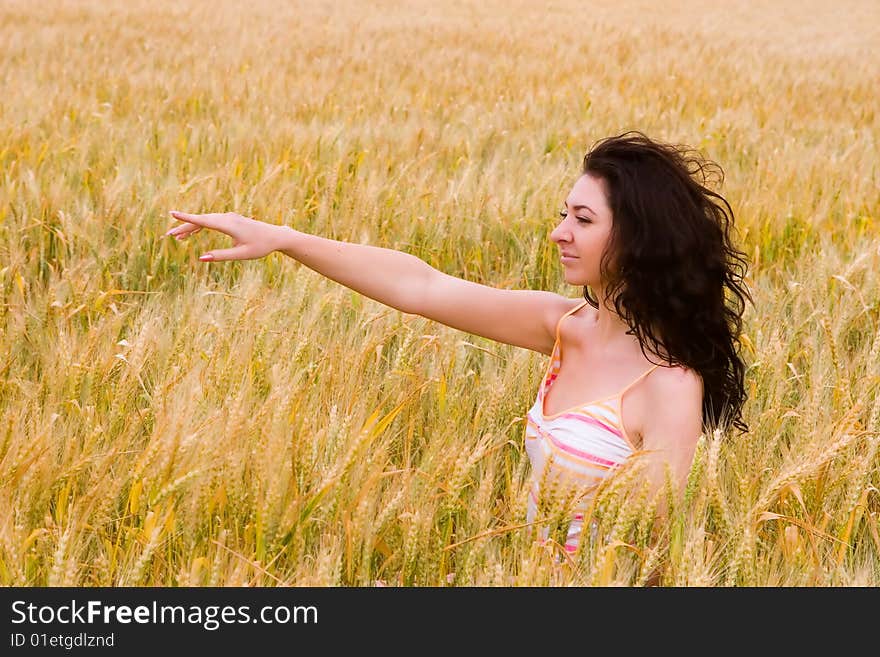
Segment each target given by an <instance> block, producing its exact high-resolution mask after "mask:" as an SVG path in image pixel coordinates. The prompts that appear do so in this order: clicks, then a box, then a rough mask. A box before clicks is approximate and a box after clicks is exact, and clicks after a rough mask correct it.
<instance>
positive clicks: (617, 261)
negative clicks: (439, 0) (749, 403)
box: [166, 132, 751, 551]
mask: <svg viewBox="0 0 880 657" xmlns="http://www.w3.org/2000/svg"><path fill="white" fill-rule="evenodd" d="M688 153H689V151H688V149H686V148H684V147H679V146H673V145H669V144H663V143H659V142H656V141H653V140H651V139H649V138H648V137H646V136H645V135H644V134H642V133H640V132H628V133H625V134H623V135H620V136H617V137H611V138H608V139H605V140H602V141H599V142H598V143H597V144H595V145H594V146H593V148H591V149H590V151H589V152H588V153H587V155H586V156H585V158H584V162H583V169H582V171H581V175H580V177H579V178H578V179H577V180H576V181H575V183H574V186H573V187H572V189H571V191H570V192H569V194H568V196H567V198H566V199H565V200H564V204H563V207H562V210H561V212H560V216H561V221H560V222H559V224H558V225H557V226H556V228H555V229H554V230H553V232H552V233H551V239H552V240H553V241H554V242H555V243H556V244H557V245H558V247H559V251H560V256H561V260H562V266H563V268H564V272H565V280H566V282H568V283H570V284H572V285H583V286H584V293H583V299H580V298H578V299H569V298H566V297H563V296H560V295H558V294H555V293H552V292H547V291H539V290H503V289H496V288H492V287H487V286H484V285H480V284H477V283H473V282H469V281H466V280H462V279H459V278H455V277H453V276H449V275H447V274H444V273H442V272H440V271H438V270H436V269H434V268H433V267H431V266H429V265H428V264H427V263H426V262H424V261H422V260H420V259H419V258H416V257H415V256H412V255H409V254H406V253H402V252H400V251H395V250H391V249H384V248H379V247H374V246H368V245H359V244H350V243H346V242H339V241H335V240H330V239H325V238H322V237H318V236H315V235H309V234H306V233H302V232H300V231H297V230H294V229H292V228H290V227H287V226H276V225H271V224H266V223H263V222H260V221H256V220H253V219H249V218H246V217H242V216H241V215H237V214H234V213H224V214H202V215H193V214H185V213H182V212H176V211H173V212H172V213H171V214H172V216H173V217H174V218H175V219H177V220H179V221H182V222H184V223H183V224H182V225H179V226H177V227H175V228H173V229H172V230H170V231H168V233H166V234H167V235H174V236H175V237H176V238H177V239H185V238H186V237H188V236H189V235H192V234H193V233H196V232H198V231H199V230H201V229H202V228H203V227H207V228H211V229H213V230H218V231H220V232H223V233H225V234H227V235H229V236H230V237H232V238H233V241H234V246H233V248H230V249H220V250H215V251H213V252H211V253H208V254H205V255H203V256H202V257H201V258H200V260H203V261H217V262H219V261H226V260H248V259H254V258H261V257H263V256H265V255H268V254H270V253H272V252H274V251H281V252H282V253H285V254H286V255H288V256H290V257H292V258H294V259H296V260H298V261H299V262H301V263H303V264H304V265H306V266H307V267H309V268H310V269H312V270H314V271H316V272H318V273H320V274H322V275H324V276H326V277H328V278H330V279H332V280H334V281H336V282H338V283H341V284H342V285H345V286H346V287H349V288H351V289H353V290H355V291H357V292H359V293H361V294H363V295H366V296H368V297H370V298H371V299H374V300H376V301H379V302H381V303H383V304H385V305H388V306H391V307H393V308H396V309H398V310H400V311H402V312H405V313H411V314H417V315H421V316H422V317H425V318H427V319H431V320H434V321H437V322H440V323H442V324H445V325H447V326H451V327H453V328H456V329H460V330H462V331H466V332H468V333H473V334H476V335H481V336H483V337H486V338H490V339H492V340H496V341H498V342H503V343H506V344H512V345H516V346H519V347H525V348H526V349H532V350H534V351H538V352H541V353H542V354H546V355H548V356H550V362H549V364H548V368H547V373H546V374H545V377H544V379H543V381H542V383H541V386H540V388H539V390H538V394H537V398H536V400H535V403H534V405H533V406H532V407H531V409H530V410H529V412H528V415H527V424H526V431H525V443H526V449H527V451H528V455H529V459H530V460H531V464H532V485H531V488H530V491H529V502H528V521H529V522H534V521H535V520H536V516H537V512H538V509H539V505H540V501H541V500H542V493H541V486H542V484H543V485H544V486H545V488H547V487H549V489H550V490H552V491H554V494H556V493H558V492H559V491H560V485H564V486H566V487H569V488H566V489H564V490H570V489H571V488H570V487H575V488H577V490H579V491H581V496H580V499H579V508H577V509H576V510H577V512H576V513H575V514H574V515H573V517H572V518H571V522H570V524H569V526H568V529H567V533H566V537H565V549H566V550H568V551H574V550H575V549H576V548H577V546H578V543H579V541H580V538H581V529H582V525H583V521H584V514H585V512H586V511H587V510H588V508H589V507H588V503H589V500H590V494H589V492H590V491H591V490H595V487H596V485H597V484H598V483H600V482H601V481H603V480H604V479H605V478H607V476H608V475H609V474H610V473H612V472H614V471H616V470H617V469H618V468H619V467H620V466H621V465H623V464H624V463H625V462H627V461H628V460H630V459H631V457H633V455H635V454H639V455H640V456H641V457H642V458H643V459H644V461H643V463H644V464H645V466H646V468H645V471H644V472H645V476H646V477H647V482H648V484H649V486H650V489H651V491H652V492H657V491H659V490H661V489H663V487H664V485H665V484H666V477H667V476H670V475H671V476H672V477H673V480H674V482H675V483H677V485H678V493H679V494H681V492H683V490H684V486H685V483H686V480H687V475H688V472H689V470H690V467H691V464H692V460H693V456H694V451H695V448H696V444H697V441H698V439H699V437H700V435H701V433H702V432H703V428H704V426H706V427H713V428H714V427H724V426H727V425H728V424H733V425H734V426H736V427H737V428H739V429H740V430H742V431H747V430H748V426H747V425H746V424H745V423H743V422H742V420H741V409H742V405H743V403H744V400H745V394H744V386H743V376H744V370H745V368H744V366H743V363H742V362H741V361H740V359H739V357H738V356H737V353H736V350H735V342H736V340H737V337H738V335H739V333H740V331H741V328H742V313H743V310H744V306H745V302H744V297H747V298H749V300H750V301H751V296H750V295H749V293H748V291H747V290H746V289H745V288H744V286H743V285H742V279H743V276H744V275H745V271H746V260H745V259H744V258H743V257H742V256H743V255H744V254H742V253H741V252H739V251H737V250H736V249H734V248H733V246H732V245H731V242H730V236H729V229H730V228H731V226H732V224H733V211H732V210H731V208H730V205H729V204H728V203H727V201H726V200H724V199H723V198H722V197H721V196H720V195H718V194H716V193H715V192H712V191H710V190H709V189H707V188H706V187H705V186H704V184H705V183H706V182H707V180H706V171H707V170H708V169H709V167H710V166H714V167H716V168H717V169H718V171H719V173H721V176H722V177H723V172H721V169H720V167H717V165H715V164H714V163H713V162H708V161H705V160H702V159H700V158H698V157H693V156H690V155H689V154H688ZM697 173H700V174H701V175H702V183H703V184H701V183H700V182H698V181H697V180H695V178H694V174H697ZM737 270H739V271H737ZM590 288H591V289H592V291H593V292H594V293H595V295H596V296H595V297H592V296H591V295H590V293H589V289H590ZM725 291H730V292H731V293H732V295H733V296H735V297H736V299H737V300H738V302H737V304H736V308H729V307H727V305H726V301H725ZM600 300H601V303H600ZM563 356H564V358H563ZM653 359H655V360H653ZM548 495H549V493H548ZM545 497H546V495H545ZM545 501H546V500H545ZM658 511H659V512H660V513H663V512H665V501H664V500H660V502H659V505H658ZM547 536H548V535H547V531H546V529H545V530H544V531H543V533H542V539H546V538H547Z"/></svg>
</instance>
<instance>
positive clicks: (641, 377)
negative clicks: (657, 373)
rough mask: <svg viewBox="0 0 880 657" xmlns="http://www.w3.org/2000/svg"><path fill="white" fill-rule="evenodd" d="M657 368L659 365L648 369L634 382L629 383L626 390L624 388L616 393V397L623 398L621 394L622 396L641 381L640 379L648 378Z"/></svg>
mask: <svg viewBox="0 0 880 657" xmlns="http://www.w3.org/2000/svg"><path fill="white" fill-rule="evenodd" d="M658 367H660V365H659V364H658V365H654V367H652V368H651V369H649V370H646V371H645V372H642V373H641V374H640V375H639V377H638V378H637V379H636V380H635V381H633V382H632V383H630V384H629V385H628V386H627V387H626V388H624V389H623V390H621V391H620V392H619V393H618V395H619V396H620V397H623V394H624V393H625V392H626V391H627V390H629V389H630V388H632V387H633V386H634V385H635V384H637V383H638V382H639V381H641V380H642V379H644V378H645V377H646V376H648V375H649V374H650V373H651V372H653V371H654V370H656V369H657V368H658Z"/></svg>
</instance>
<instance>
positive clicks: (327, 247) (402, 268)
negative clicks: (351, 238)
mask: <svg viewBox="0 0 880 657" xmlns="http://www.w3.org/2000/svg"><path fill="white" fill-rule="evenodd" d="M171 215H172V216H173V217H174V218H175V219H178V220H179V221H183V222H185V223H184V224H183V225H182V226H177V227H175V228H173V229H171V230H170V231H168V233H167V234H172V235H175V237H177V238H178V239H184V238H186V237H187V236H189V235H192V234H193V233H195V232H198V231H199V230H201V229H202V228H203V227H205V228H211V229H213V230H218V231H220V232H223V233H225V234H227V235H229V236H230V237H232V238H233V241H234V244H235V245H234V246H233V247H232V248H230V249H215V250H212V251H210V252H209V253H207V254H205V256H211V258H210V260H213V261H223V260H248V259H254V258H262V257H263V256H266V255H268V254H270V253H272V252H274V251H280V252H281V253H284V254H285V255H288V256H290V257H291V258H293V259H295V260H297V261H299V262H301V263H302V264H304V265H305V266H306V267H308V268H309V269H312V270H314V271H316V272H317V273H319V274H321V275H322V276H326V277H327V278H329V279H331V280H334V281H336V282H337V283H340V284H342V285H345V286H346V287H348V288H350V289H352V290H354V291H355V292H359V293H360V294H363V295H365V296H368V297H370V298H371V299H373V300H375V301H378V302H380V303H383V304H385V305H386V306H391V307H392V308H395V309H397V310H400V311H402V312H405V313H410V314H414V315H421V316H422V317H425V318H427V319H430V320H433V321H436V322H440V323H441V324H445V325H446V326H450V327H452V328H455V329H458V330H460V331H466V332H467V333H472V334H474V335H479V336H482V337H485V338H489V339H490V340H494V341H496V342H503V343H505V344H512V345H515V346H517V347H524V348H526V349H531V350H533V351H538V352H541V353H544V354H548V355H549V354H550V353H551V351H552V348H553V345H554V341H555V339H556V327H557V325H558V320H559V318H560V317H561V316H562V315H563V314H564V313H565V312H567V311H568V310H571V309H572V308H573V307H575V306H576V305H578V304H580V303H583V299H568V298H566V297H563V296H561V295H559V294H556V293H554V292H548V291H544V290H505V289H499V288H494V287H490V286H488V285H481V284H479V283H474V282H471V281H466V280H464V279H461V278H456V277H454V276H449V275H448V274H444V273H443V272H440V271H438V270H437V269H435V268H434V267H431V266H430V265H429V264H428V263H426V262H425V261H424V260H421V259H419V258H417V257H416V256H414V255H411V254H408V253H404V252H402V251H395V250H394V249H385V248H381V247H377V246H369V245H366V244H352V243H349V242H340V241H338V240H331V239H327V238H324V237H318V236H317V235H310V234H308V233H303V232H300V231H298V230H294V229H293V228H290V227H289V226H277V225H274V224H267V223H264V222H262V221H256V220H254V219H249V218H247V217H243V216H241V215H239V214H236V213H234V212H225V213H219V214H187V213H183V212H177V211H173V212H172V213H171ZM205 256H202V258H200V260H201V259H204V258H205Z"/></svg>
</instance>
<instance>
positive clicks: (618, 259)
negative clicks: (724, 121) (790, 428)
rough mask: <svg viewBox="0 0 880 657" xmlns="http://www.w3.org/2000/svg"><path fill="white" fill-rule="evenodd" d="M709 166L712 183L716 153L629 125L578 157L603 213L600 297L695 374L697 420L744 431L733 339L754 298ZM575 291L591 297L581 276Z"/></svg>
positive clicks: (658, 350)
mask: <svg viewBox="0 0 880 657" xmlns="http://www.w3.org/2000/svg"><path fill="white" fill-rule="evenodd" d="M713 171H714V172H716V173H717V175H718V179H717V182H718V184H719V186H720V184H721V183H722V182H723V181H724V171H723V170H722V169H721V167H720V166H719V165H718V164H717V163H715V162H712V161H711V160H707V159H705V158H703V157H702V156H701V155H700V154H699V153H698V152H696V151H694V150H693V149H691V148H690V147H688V146H683V145H673V144H665V143H661V142H657V141H654V140H652V139H650V138H648V137H647V136H646V135H644V134H642V133H641V132H638V131H630V132H626V133H624V134H622V135H619V136H616V137H609V138H607V139H603V140H600V141H598V142H596V143H595V144H594V145H593V146H592V147H591V148H590V150H589V152H588V153H587V154H586V156H585V157H584V164H583V173H585V174H589V175H590V176H593V177H596V178H601V179H602V180H603V181H604V183H605V190H606V194H607V195H608V199H607V201H608V207H609V208H610V209H611V213H612V218H613V221H612V227H611V235H610V238H609V244H608V248H607V249H606V250H605V253H604V254H603V256H602V261H601V263H600V272H601V276H602V280H603V281H606V285H605V290H606V299H608V300H611V299H613V305H614V308H615V310H616V311H617V313H618V314H619V315H620V317H621V318H622V319H623V320H624V321H625V322H626V323H627V324H628V325H629V327H630V330H629V331H628V334H630V335H633V334H634V335H636V336H637V338H638V340H639V344H640V345H641V348H642V353H643V354H644V353H645V345H646V343H647V344H650V351H651V352H652V353H654V354H655V355H657V356H658V357H660V358H661V359H663V360H665V361H667V363H668V364H669V365H684V366H686V367H688V368H690V369H692V370H694V371H696V372H698V373H699V374H700V376H701V377H702V379H703V390H704V395H703V423H704V425H706V426H709V427H710V428H712V429H714V428H716V427H719V428H726V427H727V426H728V425H730V424H732V425H733V426H735V427H736V428H738V429H740V430H741V431H743V432H748V430H749V428H748V425H747V424H746V423H745V422H743V420H742V407H743V404H744V403H745V398H746V394H745V389H744V381H743V380H744V376H745V366H744V364H743V362H742V360H741V359H740V358H739V355H738V354H737V349H736V345H738V343H739V335H740V333H741V331H742V314H743V312H744V310H745V299H746V298H748V300H749V301H750V302H752V305H754V301H753V300H752V297H751V295H750V294H749V291H748V289H747V288H746V287H745V285H744V284H743V278H744V277H745V274H746V270H747V268H748V261H747V260H746V258H745V254H744V253H743V252H741V251H738V250H737V249H736V248H734V246H733V244H732V243H731V238H730V230H731V228H733V223H734V218H733V210H732V209H731V207H730V204H729V203H728V202H727V201H726V200H725V199H724V198H723V197H722V196H720V195H719V194H717V193H716V192H713V191H712V190H710V189H708V188H707V187H706V185H707V184H709V183H710V178H711V174H712V173H713ZM698 174H699V179H698V178H697V175H698ZM728 297H730V298H729V301H730V303H728ZM584 298H585V299H586V300H587V301H588V302H589V303H590V305H591V306H593V307H594V308H598V307H599V302H598V299H594V298H592V297H591V295H590V292H589V288H588V287H587V286H584ZM645 357H646V358H648V355H647V354H645ZM648 359H649V360H650V358H648Z"/></svg>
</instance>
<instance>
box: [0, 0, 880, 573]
mask: <svg viewBox="0 0 880 657" xmlns="http://www.w3.org/2000/svg"><path fill="white" fill-rule="evenodd" d="M731 4H732V3H725V2H718V1H714V0H712V1H709V2H706V1H701V2H696V1H692V0H680V1H679V2H674V3H664V7H663V9H662V11H661V10H658V9H656V3H650V2H647V1H644V0H623V1H621V2H611V1H603V2H595V3H593V2H591V3H584V2H574V1H569V0H558V1H555V2H548V3H543V4H539V3H531V2H498V1H497V0H488V1H485V2H461V1H455V2H443V3H432V2H414V1H413V2H393V3H392V2H385V1H377V2H281V0H253V1H252V2H249V3H247V4H246V5H242V4H239V3H232V2H219V3H218V2H207V1H203V2H197V1H195V0H181V1H175V2H171V1H170V0H150V1H149V2H147V1H146V0H132V1H130V2H124V3H123V2H99V1H86V0H83V1H72V0H69V1H59V0H47V1H46V2H43V3H32V2H28V1H24V0H3V1H2V2H0V55H2V58H0V70H2V77H0V90H2V93H0V98H2V101H0V167H2V176H3V178H2V187H0V249H2V251H0V253H2V261H0V294H2V313H3V315H2V324H0V331H2V332H0V584H2V585H4V586H45V585H51V586H67V585H78V586H125V585H129V586H204V585H219V586H243V585H247V586H279V585H296V586H312V585H322V586H324V585H326V586H375V585H383V584H384V585H389V586H394V585H402V586H475V585H476V586H508V585H517V586H519V585H538V586H547V585H551V586H557V585H558V586H566V585H577V586H618V585H622V586H641V585H644V584H645V582H646V580H647V578H648V575H649V574H650V573H651V572H652V571H653V570H654V569H655V568H660V569H661V571H660V572H662V583H663V584H665V585H669V586H877V585H880V526H878V525H880V490H878V489H880V453H878V446H880V435H878V432H880V395H878V393H880V288H878V281H877V276H876V272H877V271H880V240H878V234H880V193H878V190H880V183H878V181H880V177H878V174H880V171H878V156H877V154H878V143H877V140H878V134H880V116H878V115H877V113H876V110H877V101H876V94H877V89H878V80H880V52H878V50H877V48H876V44H877V43H880V5H878V4H877V3H876V2H873V1H871V0H864V1H856V0H845V1H842V2H837V3H833V6H832V3H822V2H815V1H814V0H800V1H798V2H794V1H792V0H790V1H785V2H749V3H742V4H737V5H736V6H735V7H731V6H730V5H731ZM630 129H636V130H641V131H643V132H645V133H646V134H648V135H650V136H652V137H654V138H656V139H661V140H665V141H670V142H675V143H686V144H689V145H691V146H693V147H695V148H698V149H700V150H701V151H702V152H703V153H704V154H705V155H706V156H707V157H709V158H711V159H713V160H715V161H717V162H718V163H719V164H720V165H721V166H722V167H723V169H724V172H725V180H724V182H723V185H722V186H721V187H720V191H721V193H722V194H724V196H725V197H726V198H727V199H728V201H729V202H730V203H731V205H732V207H733V208H734V211H735V213H736V221H737V223H736V226H737V231H738V238H737V240H738V244H739V246H740V248H741V249H742V250H743V251H744V252H745V253H747V255H748V256H749V258H750V262H751V264H750V270H749V274H748V277H747V279H746V282H747V285H748V287H749V289H750V290H751V292H752V295H753V297H754V301H755V305H754V307H752V306H748V307H747V309H746V314H745V316H744V320H745V324H744V335H743V336H742V357H743V359H744V361H745V362H746V364H747V366H748V371H747V374H746V389H747V392H748V395H749V398H748V401H747V404H746V406H745V408H744V410H743V419H744V420H745V421H746V422H747V423H748V424H749V427H750V430H751V431H750V432H749V433H748V434H744V435H741V436H740V435H738V434H735V433H732V434H730V435H724V434H722V433H720V432H715V433H713V434H711V435H704V436H703V437H702V439H701V442H700V444H699V446H698V451H697V457H696V459H695V462H694V467H693V468H692V471H691V473H690V477H689V481H688V487H687V493H686V496H685V500H684V504H682V505H681V506H680V507H676V508H675V509H674V511H675V513H674V514H673V518H672V520H670V522H669V524H668V526H667V527H663V528H661V529H662V530H663V531H662V534H663V535H664V536H665V537H666V540H664V541H660V542H654V541H652V540H651V529H652V523H653V520H652V518H653V510H652V507H651V504H650V503H649V501H646V499H645V497H644V495H643V494H642V492H643V491H642V489H641V488H640V487H639V486H638V485H637V484H638V477H637V476H635V475H633V476H628V477H627V476H621V477H619V478H617V479H615V480H613V481H612V483H611V484H610V485H609V486H608V487H607V488H605V489H603V490H602V491H601V492H600V494H599V496H598V497H597V503H596V509H595V510H596V518H597V520H598V526H599V531H598V535H597V538H596V540H595V541H594V542H590V543H586V542H585V543H584V545H583V546H582V548H581V549H580V551H579V552H577V553H576V554H574V555H571V556H569V557H565V558H564V559H563V560H562V562H561V563H560V561H559V554H560V550H559V549H558V546H554V545H553V543H552V542H551V543H548V544H546V545H540V544H538V543H537V542H535V541H534V537H535V527H529V526H526V524H525V504H526V490H527V488H526V484H527V477H528V474H529V469H528V468H529V465H528V459H527V458H526V455H525V451H524V446H523V431H524V415H525V411H526V410H527V408H528V407H529V406H530V405H531V403H532V401H533V400H534V395H535V394H536V392H537V386H538V383H539V380H540V377H541V374H542V373H543V369H544V367H545V366H546V358H545V357H543V356H541V355H540V354H537V353H535V352H529V351H526V350H522V349H517V348H515V347H511V346H509V345H503V344H498V343H493V342H491V341H488V340H485V339H482V338H479V337H477V336H473V335H468V334H465V333H461V332H458V331H455V330H453V329H451V328H448V327H445V326H443V325H440V324H438V323H434V322H431V321H429V320H427V319H424V318H422V317H419V316H415V315H409V314H404V313H401V312H398V311H396V310H394V309H391V308H387V307H385V306H382V305H381V304H378V303H377V302H374V301H372V300H370V299H369V298H366V297H363V296H361V295H359V294H357V293H355V292H353V291H352V290H349V289H347V288H345V287H342V286H340V285H338V284H336V283H334V282H332V281H330V280H328V279H325V278H323V277H321V276H320V275H319V274H317V273H315V272H313V271H311V270H309V269H307V268H306V267H304V266H302V265H300V264H299V263H297V262H296V261H294V260H292V259H291V258H288V257H286V256H284V255H282V254H280V253H275V254H272V255H271V256H269V257H267V258H265V259H262V260H255V261H246V262H222V263H202V262H199V261H198V260H197V258H198V256H199V255H200V254H202V253H204V252H206V251H208V250H209V249H211V248H226V247H227V246H230V244H229V243H228V242H227V241H224V239H225V238H223V236H221V235H218V234H216V233H214V234H208V231H204V232H202V233H200V234H199V235H197V236H195V237H193V238H191V239H189V240H187V241H185V242H180V243H177V242H175V241H174V240H170V239H163V238H162V235H163V233H164V232H165V231H166V230H167V229H168V228H169V227H171V226H173V225H176V222H174V221H173V220H172V219H171V218H170V217H169V215H168V211H169V210H171V209H178V210H183V211H187V212H211V211H235V212H238V213H241V214H244V215H246V216H252V217H255V218H259V219H261V220H263V221H267V222H270V223H276V224H286V225H290V226H293V227H295V228H297V229H298V230H301V231H305V232H310V233H315V234H319V235H322V236H325V237H331V238H334V239H340V240H346V241H354V242H359V243H369V244H374V245H377V246H384V247H389V248H396V249H400V250H403V251H406V252H408V253H412V254H414V255H416V256H418V257H420V258H422V259H423V260H425V261H426V262H428V263H429V264H430V265H432V266H433V267H436V268H437V269H439V270H442V271H444V272H446V273H448V274H451V275H455V276H459V277H462V278H466V279H469V280H473V281H477V282H480V283H484V284H486V285H493V286H496V287H505V288H520V289H546V290H551V291H555V292H559V293H561V294H564V295H566V296H569V297H572V298H574V297H577V296H579V295H580V294H581V289H580V288H574V287H571V286H567V285H566V284H565V283H564V280H563V277H562V270H561V266H560V264H559V262H558V259H557V249H556V247H555V245H554V244H553V243H552V242H551V241H550V239H549V232H550V231H551V230H552V228H553V227H554V226H555V221H556V214H555V213H556V210H557V209H558V206H559V205H560V204H561V201H562V199H563V198H564V194H565V193H567V191H568V189H569V188H570V186H571V184H572V183H573V181H574V179H575V178H576V177H577V174H578V171H579V165H580V161H581V159H582V158H583V155H584V153H585V152H586V150H587V149H588V148H589V146H590V145H591V144H592V143H593V142H595V141H597V140H598V139H601V138H603V137H606V136H610V135H614V134H619V133H622V132H624V131H626V130H630ZM871 272H875V274H871ZM565 510H566V509H565V508H564V504H560V505H558V507H557V508H556V509H555V510H554V511H553V512H552V513H551V514H550V515H549V516H548V518H547V521H548V522H553V521H554V519H555V521H558V520H559V519H560V518H563V517H564V516H565Z"/></svg>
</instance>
